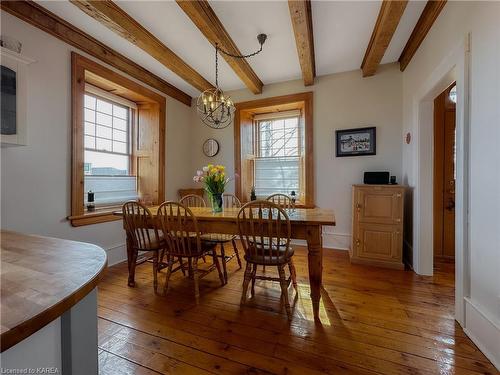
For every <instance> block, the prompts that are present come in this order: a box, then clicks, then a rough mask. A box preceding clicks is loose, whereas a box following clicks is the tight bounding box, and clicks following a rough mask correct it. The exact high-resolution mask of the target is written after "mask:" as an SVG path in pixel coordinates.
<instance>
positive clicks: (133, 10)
mask: <svg viewBox="0 0 500 375" xmlns="http://www.w3.org/2000/svg"><path fill="white" fill-rule="evenodd" d="M37 2H38V3H39V4H40V5H42V6H44V7H45V8H47V9H48V10H50V11H51V12H53V13H55V14H57V15H58V16H60V17H61V18H63V19H65V20H66V21H68V22H69V23H71V24H73V25H75V26H76V27H78V28H80V29H82V30H83V31H85V32H86V33H88V34H90V35H91V36H93V37H94V38H96V39H98V40H99V41H101V42H103V43H104V44H106V45H108V46H110V47H111V48H113V49H115V50H117V51H118V52H120V53H122V54H123V55H125V56H127V57H128V58H130V59H132V60H133V61H135V62H137V63H138V64H140V65H142V66H143V67H144V68H146V69H148V70H149V71H151V72H152V73H154V74H156V75H157V76H159V77H161V78H163V79H165V80H166V81H168V82H170V83H171V84H173V85H174V86H176V87H177V88H179V89H181V90H182V91H184V92H186V93H188V94H190V95H192V96H196V95H198V91H197V90H196V89H195V88H193V87H191V86H190V85H189V84H187V83H186V82H184V81H183V80H182V79H181V78H180V77H178V76H177V75H176V74H174V73H173V72H171V71H169V70H168V69H167V68H165V67H164V66H163V65H162V64H160V63H159V62H158V61H156V60H155V59H154V58H152V57H151V56H149V55H148V54H147V53H146V52H143V51H142V50H141V49H139V48H138V47H136V46H135V45H133V44H132V43H130V42H128V41H127V40H125V39H123V38H121V37H120V36H118V35H117V34H115V33H114V32H112V31H111V30H109V29H108V28H106V27H105V26H103V25H101V24H100V23H99V22H98V21H95V20H94V19H93V18H91V17H90V16H88V15H86V14H85V13H83V12H82V11H81V10H80V9H78V8H77V7H76V6H74V5H72V4H71V3H69V2H68V1H37ZM117 3H118V5H119V6H120V7H121V8H122V9H123V10H124V11H126V12H127V13H128V14H129V15H131V16H132V17H133V18H135V19H136V20H137V21H138V22H139V23H140V24H142V25H143V26H144V27H145V28H146V29H148V30H149V31H150V32H151V33H152V34H154V35H155V36H156V37H157V38H158V39H160V40H161V41H162V42H163V43H164V44H165V45H166V46H168V47H169V48H170V49H171V50H173V51H174V52H175V53H176V54H177V55H179V56H180V57H181V58H182V59H183V60H184V61H185V62H187V63H188V64H189V65H191V66H192V67H193V68H194V69H196V70H197V71H198V72H199V73H200V74H201V75H202V76H204V77H205V78H206V79H207V80H209V81H210V82H214V81H215V76H214V75H215V73H214V69H215V66H214V64H215V63H214V54H215V51H214V48H213V47H212V46H211V44H210V43H209V42H208V41H207V39H206V38H205V37H204V36H203V34H202V33H201V32H200V31H199V30H198V28H197V27H196V26H195V25H194V24H193V23H192V21H191V20H190V19H189V18H188V17H187V16H186V15H185V14H184V12H183V11H182V10H181V9H180V7H179V6H178V5H177V4H176V3H175V1H170V0H165V1H147V0H142V1H128V0H127V1H123V0H120V1H117ZM380 4H381V1H380V0H375V1H313V3H312V14H313V30H314V49H315V58H316V73H317V75H318V76H321V75H325V74H332V73H338V72H344V71H350V70H354V69H359V67H360V65H361V62H362V60H363V56H364V53H365V50H366V47H367V45H368V42H369V40H370V36H371V33H372V31H373V27H374V25H375V21H376V19H377V15H378V12H379V10H380ZM210 5H211V6H212V8H213V9H214V11H215V13H216V14H217V16H218V17H219V19H220V20H221V22H222V23H223V24H224V26H225V28H226V30H227V31H228V32H229V34H230V35H231V37H232V38H233V40H234V41H235V43H236V45H237V46H238V47H239V49H240V51H241V52H242V53H250V52H253V51H254V50H256V49H257V48H258V47H259V45H258V42H257V40H256V36H257V34H259V33H266V34H267V35H268V39H267V41H266V43H265V45H264V50H263V52H262V53H260V54H259V55H257V56H255V57H253V58H250V59H249V60H248V62H249V63H250V65H251V66H252V68H253V69H254V71H255V72H256V73H257V75H258V76H259V78H260V79H261V80H262V82H263V83H264V84H269V83H274V82H282V81H288V80H292V79H298V78H301V76H302V74H301V71H300V65H299V60H298V57H297V50H296V47H295V39H294V36H293V30H292V24H291V21H290V13H289V10H288V4H287V2H286V1H212V0H211V1H210ZM424 6H425V1H416V0H413V1H410V2H409V3H408V5H407V7H406V10H405V13H404V15H403V17H402V19H401V22H400V24H399V26H398V28H397V30H396V33H395V35H394V37H393V39H392V41H391V43H390V45H389V48H388V49H387V51H386V54H385V56H384V58H383V59H382V63H390V62H394V61H397V60H398V58H399V55H400V54H401V51H402V50H403V47H404V45H405V44H406V41H407V40H408V37H409V36H410V34H411V32H412V30H413V27H414V26H415V24H416V22H417V20H418V18H419V17H420V14H421V12H422V9H423V8H424ZM219 62H220V64H219V68H220V70H219V84H220V86H221V87H222V88H223V89H224V90H233V89H239V88H244V87H245V86H244V84H243V83H242V82H241V80H240V79H239V78H238V77H237V76H236V74H235V73H234V72H233V70H232V69H231V68H230V67H229V66H228V65H227V64H226V62H225V61H224V60H223V59H219Z"/></svg>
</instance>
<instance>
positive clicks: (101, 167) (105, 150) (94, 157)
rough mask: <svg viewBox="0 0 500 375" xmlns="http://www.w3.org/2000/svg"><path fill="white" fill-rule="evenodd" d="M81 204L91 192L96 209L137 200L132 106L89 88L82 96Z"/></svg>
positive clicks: (133, 106) (96, 89) (133, 104)
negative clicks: (133, 165)
mask: <svg viewBox="0 0 500 375" xmlns="http://www.w3.org/2000/svg"><path fill="white" fill-rule="evenodd" d="M83 107H84V110H83V112H84V147H85V152H84V162H83V172H84V175H85V177H84V191H83V199H84V204H85V205H86V204H87V192H88V191H92V192H94V199H95V205H96V207H102V206H109V205H116V204H121V203H123V202H126V201H128V200H134V199H137V198H138V196H137V179H136V177H135V176H134V175H133V174H132V168H131V167H132V137H131V128H132V121H131V119H132V116H133V114H132V112H133V110H134V109H136V108H137V106H136V105H135V103H133V102H129V101H127V100H125V99H123V98H121V97H119V96H115V95H113V94H110V93H108V92H106V91H104V90H101V89H99V88H97V87H95V86H92V85H88V84H87V85H85V96H84V105H83Z"/></svg>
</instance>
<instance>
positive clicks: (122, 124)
mask: <svg viewBox="0 0 500 375" xmlns="http://www.w3.org/2000/svg"><path fill="white" fill-rule="evenodd" d="M113 127H114V128H115V129H120V130H127V121H125V120H122V119H120V118H116V117H114V118H113Z"/></svg>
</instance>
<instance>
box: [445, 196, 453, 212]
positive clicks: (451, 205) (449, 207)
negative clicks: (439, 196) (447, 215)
mask: <svg viewBox="0 0 500 375" xmlns="http://www.w3.org/2000/svg"><path fill="white" fill-rule="evenodd" d="M446 209H447V210H448V211H453V210H454V209H455V201H454V200H453V199H450V200H449V201H448V205H447V206H446Z"/></svg>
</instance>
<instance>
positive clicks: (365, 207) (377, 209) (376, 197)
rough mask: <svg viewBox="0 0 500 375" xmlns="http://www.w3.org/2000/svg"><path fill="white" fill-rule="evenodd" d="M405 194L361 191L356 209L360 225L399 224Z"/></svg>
mask: <svg viewBox="0 0 500 375" xmlns="http://www.w3.org/2000/svg"><path fill="white" fill-rule="evenodd" d="M402 207H403V194H402V193H401V191H394V190H389V189H380V190H376V189H359V190H358V193H357V197H356V204H355V209H356V211H357V216H358V220H359V222H360V223H378V224H399V223H401V222H402V216H403V210H402Z"/></svg>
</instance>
